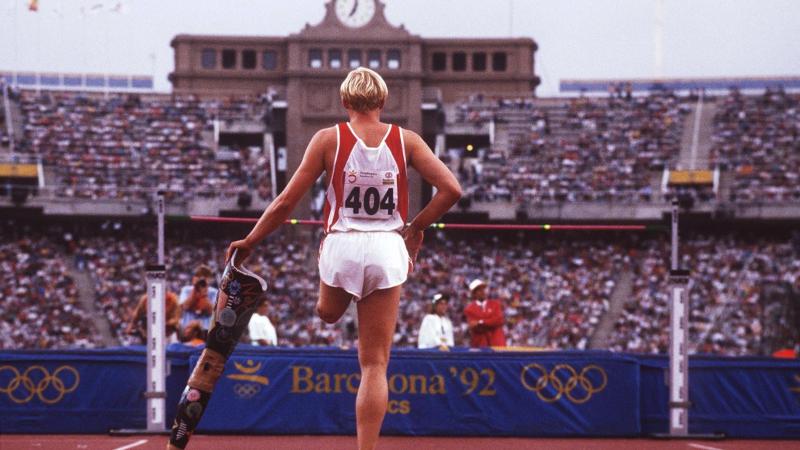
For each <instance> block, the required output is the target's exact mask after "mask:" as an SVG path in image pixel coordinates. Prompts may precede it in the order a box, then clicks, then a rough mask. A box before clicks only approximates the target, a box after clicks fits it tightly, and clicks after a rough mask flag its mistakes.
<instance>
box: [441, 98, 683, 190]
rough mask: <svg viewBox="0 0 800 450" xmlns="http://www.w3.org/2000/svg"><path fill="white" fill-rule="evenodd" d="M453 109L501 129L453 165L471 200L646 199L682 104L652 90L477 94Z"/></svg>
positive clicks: (668, 151) (675, 139)
mask: <svg viewBox="0 0 800 450" xmlns="http://www.w3.org/2000/svg"><path fill="white" fill-rule="evenodd" d="M456 111H457V115H456V120H463V121H466V122H469V123H481V122H484V121H488V120H494V121H495V122H496V123H497V127H498V130H501V129H505V130H507V131H506V133H507V138H506V139H498V140H497V142H496V144H495V145H494V146H493V147H492V148H491V149H483V150H482V151H479V152H478V158H477V161H475V162H470V161H467V160H466V159H467V158H465V160H464V161H461V162H458V163H457V164H458V167H459V174H460V180H461V182H462V184H463V186H464V187H465V192H466V193H467V194H468V197H469V198H471V199H473V200H478V201H493V200H497V199H499V200H507V201H513V202H515V203H520V204H529V203H536V202H564V201H567V202H570V201H625V202H637V201H639V202H641V201H650V200H651V199H652V196H653V186H652V175H653V171H661V170H663V168H664V167H665V166H666V165H668V164H670V162H672V161H674V159H675V158H676V157H677V155H678V151H679V144H680V138H681V134H682V131H683V123H684V118H685V116H686V114H687V113H688V111H689V106H688V104H686V103H684V102H683V101H682V99H681V98H680V97H677V96H675V95H674V94H672V93H670V92H655V93H652V94H650V95H648V96H637V97H633V96H629V95H625V94H624V93H620V95H610V96H608V97H607V98H588V97H581V98H575V99H571V100H564V101H560V102H559V101H556V102H547V103H545V102H539V101H536V100H522V99H519V100H516V101H509V100H494V101H486V100H485V99H483V98H482V97H480V96H477V97H475V98H473V99H471V100H470V101H468V102H466V103H464V104H461V105H458V107H457V109H456ZM498 135H500V131H498Z"/></svg>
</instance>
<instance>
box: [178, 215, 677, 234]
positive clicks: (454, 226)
mask: <svg viewBox="0 0 800 450" xmlns="http://www.w3.org/2000/svg"><path fill="white" fill-rule="evenodd" d="M189 220H190V221H192V222H212V223H256V222H257V221H258V219H257V218H253V217H217V216H189ZM284 223H285V224H287V225H322V224H323V222H322V221H321V220H309V219H288V220H287V221H286V222H284ZM430 228H433V229H437V230H496V231H666V230H667V228H665V227H664V226H663V225H646V224H629V225H619V224H547V223H545V224H497V223H484V224H480V223H445V222H435V223H433V224H431V225H430Z"/></svg>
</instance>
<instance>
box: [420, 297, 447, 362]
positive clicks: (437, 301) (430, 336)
mask: <svg viewBox="0 0 800 450" xmlns="http://www.w3.org/2000/svg"><path fill="white" fill-rule="evenodd" d="M449 302H450V298H449V297H448V296H447V295H443V294H436V295H434V296H433V302H432V304H431V310H432V311H431V313H430V314H426V315H425V317H424V318H423V319H422V325H420V327H419V341H418V343H417V346H418V347H419V348H434V347H438V348H439V349H441V350H447V349H448V348H449V347H452V346H453V345H454V341H453V322H451V321H450V319H449V318H448V317H447V308H448V304H449Z"/></svg>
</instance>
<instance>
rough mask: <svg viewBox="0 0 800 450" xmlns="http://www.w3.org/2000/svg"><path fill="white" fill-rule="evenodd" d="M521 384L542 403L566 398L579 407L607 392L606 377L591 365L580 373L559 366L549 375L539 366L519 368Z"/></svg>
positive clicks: (564, 365) (600, 368)
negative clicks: (533, 379)
mask: <svg viewBox="0 0 800 450" xmlns="http://www.w3.org/2000/svg"><path fill="white" fill-rule="evenodd" d="M537 375H538V376H537ZM534 376H536V381H535V382H533V383H531V382H530V381H529V380H530V379H531V378H532V377H534ZM520 380H521V381H522V385H523V386H525V389H527V390H529V391H531V392H534V393H536V396H537V397H539V399H540V400H542V401H543V402H546V403H555V402H557V401H558V400H559V399H560V398H561V397H566V398H567V399H568V400H569V401H571V402H572V403H575V404H582V403H586V402H587V401H589V399H590V398H592V395H594V394H596V393H598V392H600V391H602V390H603V389H605V388H606V385H607V384H608V375H607V374H606V371H605V370H603V368H602V367H599V366H596V365H594V364H590V365H588V366H586V367H584V368H583V369H581V371H580V372H578V371H576V370H575V369H574V368H573V367H572V366H570V365H569V364H558V365H557V366H555V367H553V369H552V370H550V371H549V372H548V371H547V369H545V368H544V366H542V365H541V364H536V363H532V364H528V365H527V366H525V367H523V368H522V373H521V374H520Z"/></svg>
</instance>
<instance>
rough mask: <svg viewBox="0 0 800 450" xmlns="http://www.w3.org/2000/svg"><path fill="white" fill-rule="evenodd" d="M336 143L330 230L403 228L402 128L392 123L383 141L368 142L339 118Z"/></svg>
mask: <svg viewBox="0 0 800 450" xmlns="http://www.w3.org/2000/svg"><path fill="white" fill-rule="evenodd" d="M336 142H337V144H336V156H335V157H334V160H333V172H332V173H331V176H330V182H329V184H328V189H327V191H326V193H325V210H324V211H325V213H324V220H325V232H326V233H330V232H334V231H397V230H400V229H402V228H403V227H404V226H405V224H406V220H407V216H408V177H407V176H406V152H405V145H404V143H403V133H402V129H401V128H400V127H398V126H396V125H389V130H388V131H387V132H386V135H385V136H384V137H383V140H382V141H381V143H380V144H378V146H377V147H369V146H367V144H365V143H364V141H362V140H361V139H360V138H359V137H358V136H356V134H355V132H354V131H353V128H352V127H351V126H350V124H349V123H340V124H338V125H337V126H336Z"/></svg>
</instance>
